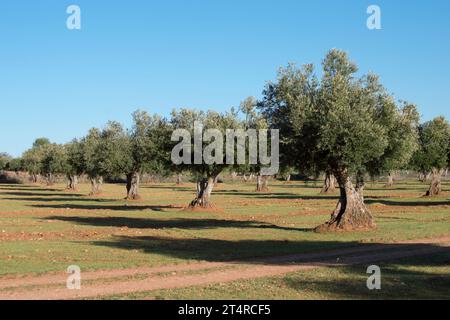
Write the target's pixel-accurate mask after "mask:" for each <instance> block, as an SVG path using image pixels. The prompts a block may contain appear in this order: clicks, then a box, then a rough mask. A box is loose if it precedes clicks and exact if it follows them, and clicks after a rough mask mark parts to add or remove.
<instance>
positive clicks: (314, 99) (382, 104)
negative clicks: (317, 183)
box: [261, 49, 401, 231]
mask: <svg viewBox="0 0 450 320" xmlns="http://www.w3.org/2000/svg"><path fill="white" fill-rule="evenodd" d="M322 67H323V72H322V78H321V79H320V80H319V79H318V77H317V76H316V75H315V72H314V67H313V66H312V65H305V66H303V67H302V68H297V67H296V66H295V65H289V66H288V67H287V68H283V69H281V70H280V72H279V75H278V80H277V82H275V83H269V84H268V85H267V86H266V89H265V91H264V99H263V101H262V103H261V108H262V110H263V112H264V114H265V115H266V117H267V118H268V121H269V123H270V124H271V127H274V128H279V129H280V135H281V136H282V137H283V139H282V141H283V140H284V143H285V144H287V150H292V151H291V157H292V158H293V159H294V160H295V162H296V164H297V165H298V167H300V168H303V169H304V170H308V171H313V172H330V173H332V174H333V176H334V177H335V178H336V181H337V184H338V186H339V190H340V199H339V201H338V204H337V206H336V209H335V210H334V212H333V214H332V216H331V219H330V220H329V221H328V222H326V223H325V224H324V225H322V226H319V227H318V228H316V231H335V230H358V229H371V228H374V227H375V226H376V225H375V222H374V219H373V216H372V214H371V212H370V211H369V210H368V208H367V207H366V205H365V203H364V197H363V196H362V192H361V188H359V187H360V186H363V179H362V178H363V176H364V173H365V172H366V171H367V166H368V165H369V163H371V162H373V161H374V160H376V159H379V158H380V157H382V156H383V155H384V154H385V152H386V149H387V147H388V145H389V142H388V140H389V138H388V136H389V128H388V127H387V126H386V125H385V123H384V121H383V113H392V114H398V113H400V112H401V111H400V110H398V109H397V108H396V107H395V108H392V106H391V105H388V103H387V101H388V100H389V99H388V94H387V93H386V90H385V89H384V88H383V86H382V85H381V84H380V83H379V79H378V77H377V76H375V75H373V74H368V75H365V76H361V77H357V76H356V73H357V71H358V68H357V66H356V65H355V64H354V63H352V62H351V61H350V60H349V59H348V57H347V54H346V53H345V52H342V51H340V50H336V49H333V50H331V51H330V52H329V53H328V54H327V55H326V57H325V59H324V60H323V63H322ZM352 176H355V177H357V185H356V186H355V185H354V184H353V181H352Z"/></svg>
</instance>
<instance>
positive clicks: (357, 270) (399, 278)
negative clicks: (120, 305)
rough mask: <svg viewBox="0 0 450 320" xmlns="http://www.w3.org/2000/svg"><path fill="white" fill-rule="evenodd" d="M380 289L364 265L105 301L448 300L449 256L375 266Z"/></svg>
mask: <svg viewBox="0 0 450 320" xmlns="http://www.w3.org/2000/svg"><path fill="white" fill-rule="evenodd" d="M379 266H380V268H381V289H380V290H368V289H367V286H366V282H367V277H368V276H369V275H368V274H367V273H366V272H367V269H366V267H365V266H352V267H339V268H336V267H335V268H320V269H316V270H312V271H308V272H297V273H291V274H287V275H285V276H279V277H270V278H263V279H257V280H246V281H242V280H240V281H235V282H230V283H221V284H219V285H209V286H198V287H190V288H182V289H175V290H173V289H172V290H158V291H152V292H140V293H134V294H127V295H116V296H110V297H105V299H112V300H123V299H126V300H129V299H154V300H185V299H188V300H202V299H211V300H258V299H265V300H271V299H278V300H300V299H301V300H332V299H358V300H361V299H365V300H367V299H392V300H396V299H446V300H449V299H450V290H449V289H450V252H449V253H442V254H437V255H435V256H432V257H427V258H425V259H424V258H414V259H408V260H401V261H398V262H396V263H390V264H386V263H383V264H379Z"/></svg>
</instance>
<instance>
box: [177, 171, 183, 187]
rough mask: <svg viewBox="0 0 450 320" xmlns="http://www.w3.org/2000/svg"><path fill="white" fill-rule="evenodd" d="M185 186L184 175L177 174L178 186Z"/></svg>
mask: <svg viewBox="0 0 450 320" xmlns="http://www.w3.org/2000/svg"><path fill="white" fill-rule="evenodd" d="M181 184H183V175H182V174H181V173H178V174H177V185H181Z"/></svg>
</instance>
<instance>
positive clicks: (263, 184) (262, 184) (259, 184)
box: [256, 175, 269, 192]
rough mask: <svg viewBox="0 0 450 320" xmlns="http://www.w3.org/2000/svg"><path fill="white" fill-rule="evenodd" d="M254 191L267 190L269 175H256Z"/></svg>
mask: <svg viewBox="0 0 450 320" xmlns="http://www.w3.org/2000/svg"><path fill="white" fill-rule="evenodd" d="M256 191H257V192H267V191H269V177H268V176H262V175H258V176H257V178H256Z"/></svg>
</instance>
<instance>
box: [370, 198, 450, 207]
mask: <svg viewBox="0 0 450 320" xmlns="http://www.w3.org/2000/svg"><path fill="white" fill-rule="evenodd" d="M365 203H366V204H383V205H386V206H401V207H430V206H448V205H450V200H446V201H445V200H444V201H436V200H431V199H430V201H392V200H381V199H375V198H373V197H367V198H366V199H365Z"/></svg>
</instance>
